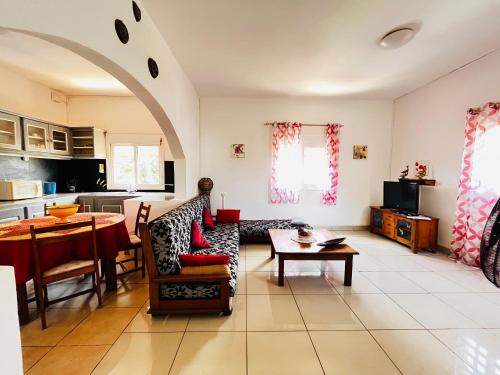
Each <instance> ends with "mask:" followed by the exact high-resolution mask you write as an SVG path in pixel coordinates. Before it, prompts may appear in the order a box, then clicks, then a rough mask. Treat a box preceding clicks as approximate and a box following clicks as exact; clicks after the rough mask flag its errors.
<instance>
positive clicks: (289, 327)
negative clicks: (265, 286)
mask: <svg viewBox="0 0 500 375" xmlns="http://www.w3.org/2000/svg"><path fill="white" fill-rule="evenodd" d="M247 329H248V331H299V330H305V329H306V327H305V326H304V323H303V321H302V317H301V316H300V312H299V309H298V308H297V304H296V303H295V300H294V298H293V296H291V295H247Z"/></svg>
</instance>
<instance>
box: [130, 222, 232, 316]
mask: <svg viewBox="0 0 500 375" xmlns="http://www.w3.org/2000/svg"><path fill="white" fill-rule="evenodd" d="M149 227H150V224H148V223H139V233H140V237H141V241H142V250H143V256H144V259H145V262H146V267H147V270H148V275H149V311H148V313H149V314H152V315H164V314H172V313H180V314H196V313H214V312H222V313H223V314H224V315H230V314H231V313H232V309H231V304H230V301H229V300H230V297H229V280H230V278H231V277H230V276H229V275H160V274H158V270H157V268H156V261H155V257H154V253H153V247H152V245H151V236H150V232H149ZM195 282H196V283H197V282H219V283H220V295H219V298H213V299H178V300H161V299H160V284H162V283H195Z"/></svg>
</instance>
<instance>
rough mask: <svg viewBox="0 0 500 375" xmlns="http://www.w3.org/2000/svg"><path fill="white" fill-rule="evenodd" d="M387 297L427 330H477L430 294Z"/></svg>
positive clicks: (476, 326)
mask: <svg viewBox="0 0 500 375" xmlns="http://www.w3.org/2000/svg"><path fill="white" fill-rule="evenodd" d="M450 295H455V294H450ZM389 297H390V298H391V299H392V300H394V301H395V302H396V303H397V304H398V305H399V306H401V307H402V308H403V309H404V310H405V311H406V312H407V313H408V314H410V315H411V316H413V317H414V318H415V319H416V320H417V321H418V322H419V323H420V324H422V325H423V326H424V327H425V328H427V329H440V328H478V325H477V324H476V323H474V322H473V321H472V320H470V319H468V318H466V317H465V316H464V315H463V314H461V313H460V312H459V311H457V310H456V309H453V308H452V307H450V306H448V305H447V304H446V303H444V302H443V301H441V300H440V299H439V298H437V297H435V296H434V295H432V294H391V295H390V296H389Z"/></svg>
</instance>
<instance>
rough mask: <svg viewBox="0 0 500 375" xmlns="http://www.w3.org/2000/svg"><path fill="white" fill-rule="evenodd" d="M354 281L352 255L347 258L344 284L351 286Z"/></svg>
mask: <svg viewBox="0 0 500 375" xmlns="http://www.w3.org/2000/svg"><path fill="white" fill-rule="evenodd" d="M351 283H352V255H347V256H346V258H345V269H344V285H345V286H351Z"/></svg>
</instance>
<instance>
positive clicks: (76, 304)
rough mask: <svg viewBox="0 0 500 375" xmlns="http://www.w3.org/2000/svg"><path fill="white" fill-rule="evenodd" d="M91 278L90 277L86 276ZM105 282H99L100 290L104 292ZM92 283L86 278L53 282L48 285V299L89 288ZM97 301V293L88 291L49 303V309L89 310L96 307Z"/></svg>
mask: <svg viewBox="0 0 500 375" xmlns="http://www.w3.org/2000/svg"><path fill="white" fill-rule="evenodd" d="M88 279H91V278H88ZM105 285H106V284H105V283H101V290H102V291H103V293H104V290H105V289H106V287H105ZM91 288H92V284H90V283H89V282H87V279H85V280H83V281H82V282H79V283H76V282H71V283H55V284H51V285H49V286H48V292H49V300H54V299H56V298H60V297H64V296H67V295H70V294H74V293H77V292H81V291H83V290H86V289H91ZM98 305H99V303H98V299H97V295H96V294H95V293H88V294H84V295H81V296H78V297H74V298H71V299H68V300H66V301H62V302H59V303H56V304H53V305H50V308H51V309H65V308H85V309H87V310H89V311H92V310H95V309H97V307H98Z"/></svg>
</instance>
